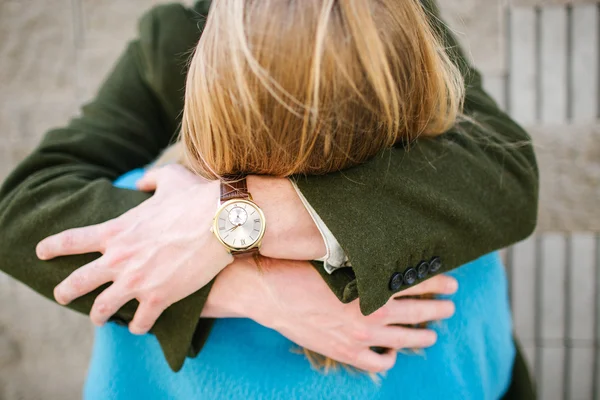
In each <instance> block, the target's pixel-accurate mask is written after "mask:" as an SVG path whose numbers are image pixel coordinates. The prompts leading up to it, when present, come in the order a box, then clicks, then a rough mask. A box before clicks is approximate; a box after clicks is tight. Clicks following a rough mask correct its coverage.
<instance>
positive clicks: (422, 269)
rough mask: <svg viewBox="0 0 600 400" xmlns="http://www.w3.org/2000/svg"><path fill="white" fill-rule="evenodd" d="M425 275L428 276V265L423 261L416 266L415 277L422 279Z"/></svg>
mask: <svg viewBox="0 0 600 400" xmlns="http://www.w3.org/2000/svg"><path fill="white" fill-rule="evenodd" d="M427 274H429V263H428V262H427V261H423V262H421V263H420V264H419V265H418V266H417V277H418V278H419V279H424V278H425V277H426V276H427Z"/></svg>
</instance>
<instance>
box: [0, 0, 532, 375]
mask: <svg viewBox="0 0 600 400" xmlns="http://www.w3.org/2000/svg"><path fill="white" fill-rule="evenodd" d="M208 5H209V2H207V1H200V2H198V3H197V4H196V6H195V7H194V8H193V9H188V8H184V7H183V6H181V5H176V4H171V5H164V6H159V7H156V8H154V9H152V10H151V11H149V12H148V13H146V14H145V15H144V16H143V17H142V19H141V21H140V23H139V37H138V38H137V39H135V40H133V41H131V42H130V43H129V44H128V46H127V48H126V50H125V52H124V53H123V54H122V56H121V57H120V59H119V61H118V62H117V64H116V65H115V66H114V69H113V71H112V72H111V73H110V75H109V76H108V78H107V79H106V81H105V82H104V83H103V85H102V86H101V88H100V90H99V92H98V94H97V96H96V98H95V99H94V100H93V101H92V102H91V103H89V104H87V105H85V106H84V107H83V112H82V115H81V116H80V117H77V118H75V119H73V120H72V121H71V122H70V123H69V124H68V125H67V126H65V127H63V128H59V129H54V130H52V131H50V132H48V133H47V134H46V135H45V137H44V138H43V140H42V142H41V143H40V145H39V146H38V147H37V149H35V151H34V152H33V153H32V154H31V155H30V156H29V157H27V159H25V160H24V161H23V162H22V163H21V164H20V165H19V166H18V167H17V168H16V169H15V170H14V171H13V172H12V174H10V176H9V177H8V178H7V179H6V181H5V182H4V185H3V186H2V189H1V190H0V232H2V239H1V241H0V255H1V257H0V269H1V270H2V271H4V272H6V273H8V274H9V275H11V276H13V277H14V278H16V279H18V280H19V281H21V282H23V283H25V284H27V285H29V286H30V287H31V288H33V289H34V290H35V291H37V292H39V293H41V294H42V295H44V296H46V297H48V298H49V299H52V298H53V296H52V293H53V288H54V286H55V285H56V284H58V283H59V282H61V281H62V280H63V279H64V278H66V277H67V276H68V275H69V274H70V273H71V272H72V271H74V270H75V269H77V268H78V267H80V266H82V265H84V264H86V263H88V262H90V261H91V260H93V259H95V258H96V257H97V256H98V254H88V255H82V256H70V257H63V258H59V259H56V260H52V261H40V260H38V259H37V257H36V255H35V246H36V244H37V243H38V241H39V240H41V239H43V238H45V237H47V236H48V235H51V234H54V233H57V232H60V231H62V230H65V229H68V228H73V227H81V226H86V225H91V224H97V223H100V222H103V221H106V220H109V219H112V218H115V217H117V216H119V215H121V214H123V213H124V212H126V211H127V210H129V209H131V208H133V207H135V206H137V205H138V204H140V203H141V202H143V201H144V200H146V199H148V198H149V196H150V195H149V194H146V193H142V192H136V191H130V190H123V189H117V188H115V187H113V186H112V184H111V182H112V181H113V180H114V179H115V178H117V177H118V176H119V175H121V174H123V173H125V172H127V171H129V170H132V169H134V168H138V167H141V166H144V165H146V164H148V163H150V162H151V161H153V160H154V159H155V158H156V157H157V156H158V154H159V153H160V152H161V150H163V149H164V148H165V147H166V146H167V145H168V144H169V142H170V141H172V140H173V138H174V136H175V135H176V134H177V132H178V126H179V123H180V117H181V111H182V108H183V93H184V92H183V89H184V82H185V73H186V70H185V65H186V58H187V55H188V54H189V50H190V49H192V48H193V47H194V46H195V44H196V43H197V41H198V38H199V36H200V34H201V30H202V27H203V21H204V19H203V18H202V17H201V15H206V14H207V12H208ZM427 7H429V10H430V11H431V12H432V13H434V14H436V13H437V10H436V8H435V5H434V4H428V5H427ZM432 23H433V24H434V25H435V27H436V29H438V30H439V32H440V34H441V35H442V36H443V37H444V38H445V40H446V41H447V43H446V45H447V47H448V48H449V49H451V50H449V51H450V52H451V55H452V57H453V59H454V60H456V62H457V63H458V64H459V66H460V67H461V69H462V71H463V73H464V75H465V78H466V83H467V96H466V103H465V112H466V113H467V114H468V115H470V116H471V117H473V118H474V119H475V120H476V121H477V122H478V123H479V124H481V125H485V126H486V127H487V129H482V128H481V127H478V126H477V124H465V126H464V127H463V129H462V131H458V130H453V131H450V132H448V133H446V134H444V135H442V136H441V137H439V138H435V139H422V140H420V141H419V142H418V143H417V144H415V145H413V146H411V148H410V150H406V149H404V148H401V147H397V148H392V149H389V150H386V151H383V152H382V153H381V154H380V155H378V156H376V157H375V158H374V159H372V160H371V161H369V162H367V163H365V164H363V165H361V166H358V167H354V168H351V169H349V170H346V171H344V172H343V173H333V174H329V175H326V176H308V177H298V178H297V183H298V185H299V187H300V189H301V191H302V192H303V194H304V196H305V197H306V198H307V199H308V201H309V202H310V204H311V205H312V206H313V207H314V208H315V210H316V211H317V213H318V214H319V215H320V216H321V218H322V219H323V220H324V221H325V223H326V224H327V226H328V227H329V228H330V229H331V231H332V232H333V234H334V235H335V237H336V238H337V240H338V241H339V243H340V244H341V246H342V248H343V249H344V250H345V251H346V253H347V255H348V256H349V258H350V261H351V263H352V266H353V267H352V269H346V268H345V269H341V270H338V271H336V272H334V273H333V274H332V275H328V274H327V273H325V272H324V271H323V268H322V267H321V266H320V265H317V269H318V270H319V271H320V272H321V273H322V275H323V278H324V279H325V280H326V281H327V283H328V284H329V286H330V287H331V289H332V290H333V291H334V292H335V294H336V295H337V296H338V297H339V298H340V300H342V301H344V302H349V301H352V300H354V299H356V298H357V297H359V298H360V306H361V310H362V311H363V313H364V314H369V313H372V312H373V311H375V310H377V309H378V308H379V307H381V306H382V305H383V304H384V303H385V302H386V301H387V300H388V299H389V298H390V296H391V295H392V294H393V293H394V292H395V291H397V290H398V289H397V288H396V289H392V288H394V287H395V286H394V285H390V280H391V278H392V277H393V276H394V273H396V272H400V273H403V272H404V271H405V270H406V269H407V268H409V267H414V266H415V265H417V264H418V263H419V262H420V261H422V260H430V259H432V257H439V259H440V260H441V268H440V269H439V271H437V273H443V272H446V271H448V270H451V269H453V268H456V267H458V266H460V265H462V264H464V263H466V262H468V261H471V260H473V259H475V258H477V257H479V256H481V255H483V254H486V253H489V252H491V251H493V250H497V249H500V248H502V247H505V246H507V245H510V244H512V243H515V242H517V241H519V240H521V239H524V238H525V237H527V236H528V235H530V234H531V232H532V231H533V229H534V227H535V224H536V215H537V197H538V171H537V166H536V161H535V156H534V153H533V149H532V145H531V143H530V138H529V136H528V135H527V134H526V133H525V132H524V131H523V130H522V129H521V128H520V127H519V126H518V125H517V124H516V123H514V122H513V121H512V120H511V119H510V118H509V117H508V116H507V115H506V114H504V113H503V112H502V111H501V110H500V109H499V108H498V106H497V105H496V103H495V102H494V101H493V100H492V99H491V98H490V97H489V95H488V94H486V93H485V92H484V90H483V89H482V85H481V76H480V74H479V73H478V72H477V71H475V70H474V69H473V68H472V67H471V66H470V65H469V63H468V62H467V61H466V60H465V58H464V56H463V54H462V53H461V50H460V48H459V47H458V45H457V43H456V42H455V40H454V38H453V37H452V36H451V35H450V34H449V32H448V30H447V29H446V28H445V27H444V26H443V25H442V24H441V23H440V22H439V21H438V20H437V19H435V18H433V19H432ZM340 204H343V205H344V207H340ZM387 210H390V211H392V212H393V214H394V215H393V218H390V211H387ZM349 215H350V217H348V216H349ZM356 221H360V225H359V227H357V225H356ZM417 283H418V281H417ZM105 287H106V286H105ZM105 287H103V288H105ZM406 287H407V286H403V287H402V289H405V288H406ZM103 288H101V289H103ZM101 289H99V290H96V291H94V292H93V293H91V294H89V295H87V296H84V297H83V298H80V299H78V300H76V301H74V302H73V303H71V304H70V305H69V307H70V308H72V309H74V310H77V311H80V312H82V313H88V312H89V311H90V309H91V306H92V304H93V301H94V298H95V297H96V296H97V295H98V294H99V293H100V292H101ZM209 291H210V285H208V286H206V287H204V288H202V289H201V290H199V291H198V292H196V293H195V294H193V295H192V296H190V297H188V298H186V299H184V300H182V301H180V302H178V303H176V304H174V305H172V306H171V307H170V308H168V309H167V310H166V311H165V312H164V313H163V315H162V316H161V317H160V318H159V320H158V321H157V323H156V325H155V326H154V328H153V329H152V333H153V334H154V335H156V336H157V338H158V340H159V342H160V344H161V346H162V348H163V350H164V353H165V356H166V358H167V360H168V362H169V364H170V365H171V367H172V368H173V369H175V370H178V369H179V368H181V366H182V364H183V362H184V360H185V357H186V356H187V355H195V354H197V353H198V351H199V350H200V348H201V347H202V344H203V343H204V340H205V339H206V337H207V335H208V333H209V331H210V326H211V321H210V320H207V319H199V315H200V313H201V310H202V307H203V305H204V302H205V300H206V298H207V295H208V293H209ZM136 306H137V303H136V302H135V301H132V302H130V303H128V304H127V305H126V306H124V307H123V308H122V309H121V310H119V312H118V313H117V314H116V316H115V317H114V318H113V320H116V321H121V322H124V323H126V322H128V321H130V320H131V319H132V317H133V315H134V312H135V309H136Z"/></svg>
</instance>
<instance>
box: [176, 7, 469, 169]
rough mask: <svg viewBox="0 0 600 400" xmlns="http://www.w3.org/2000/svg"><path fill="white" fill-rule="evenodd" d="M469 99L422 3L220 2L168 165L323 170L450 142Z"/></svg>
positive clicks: (192, 72) (193, 69)
mask: <svg viewBox="0 0 600 400" xmlns="http://www.w3.org/2000/svg"><path fill="white" fill-rule="evenodd" d="M463 96H464V82H463V79H462V76H461V74H460V72H459V71H458V69H457V67H456V66H455V65H454V64H453V63H452V62H451V61H450V59H449V58H448V56H447V53H446V51H445V49H444V47H443V45H442V43H441V41H440V40H439V38H437V37H436V35H435V34H434V31H433V29H432V27H431V26H430V24H429V19H428V16H427V15H426V13H425V10H424V9H423V6H422V5H421V4H420V2H419V1H418V0H352V1H350V0H245V1H243V0H217V1H213V3H212V5H211V9H210V12H209V15H208V19H207V22H206V26H205V28H204V31H203V34H202V36H201V39H200V41H199V43H198V46H197V48H196V49H195V52H194V55H193V58H192V60H191V63H190V66H189V72H188V76H187V83H186V91H185V106H184V111H183V121H182V129H181V143H182V144H181V145H180V148H179V149H177V150H176V151H175V152H173V151H172V152H171V157H175V158H178V159H179V160H180V161H181V162H183V163H184V164H186V166H188V167H189V168H190V169H191V170H193V171H194V172H196V173H198V174H200V175H202V176H204V177H206V178H209V179H217V178H219V177H222V176H224V175H230V174H235V175H243V174H267V175H274V176H289V175H293V174H323V173H328V172H332V171H337V170H341V169H343V168H346V167H349V166H352V165H355V164H359V163H362V162H364V161H366V160H367V159H369V158H370V157H372V156H374V155H375V154H377V153H378V152H379V151H381V150H382V149H385V148H388V147H390V146H393V145H394V144H396V143H398V142H399V141H403V142H410V141H411V140H413V139H415V138H417V137H419V136H435V135H439V134H441V133H443V132H444V131H446V130H447V129H449V128H450V127H451V126H453V125H454V124H455V122H456V120H457V117H458V116H459V115H460V113H461V108H462V102H463ZM173 153H174V154H175V155H173Z"/></svg>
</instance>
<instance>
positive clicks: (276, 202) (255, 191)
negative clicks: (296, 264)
mask: <svg viewBox="0 0 600 400" xmlns="http://www.w3.org/2000/svg"><path fill="white" fill-rule="evenodd" d="M247 183H248V190H249V192H250V193H252V197H253V200H254V201H255V202H256V204H258V206H259V207H260V208H261V209H262V211H263V213H264V214H265V220H266V223H267V228H266V231H265V235H264V237H263V240H262V245H261V248H260V253H261V255H264V256H266V257H271V258H280V259H290V260H313V259H318V258H320V257H322V256H323V255H324V254H325V253H326V248H325V242H324V240H323V237H322V235H321V233H320V232H319V229H318V228H317V226H316V225H315V223H314V221H313V219H312V217H311V216H310V214H309V213H308V211H307V210H306V207H305V206H304V204H303V203H302V200H300V198H299V197H298V193H296V190H295V189H294V187H293V185H292V183H291V182H290V180H289V179H287V178H273V177H267V176H258V175H250V176H248V177H247Z"/></svg>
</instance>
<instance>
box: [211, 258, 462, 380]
mask: <svg viewBox="0 0 600 400" xmlns="http://www.w3.org/2000/svg"><path fill="white" fill-rule="evenodd" d="M457 287H458V283H457V282H456V280H455V279H454V278H451V277H448V276H444V275H439V276H436V277H433V278H431V279H428V280H426V281H424V282H423V283H421V284H419V285H417V286H414V287H412V288H410V289H408V290H406V291H404V292H402V293H400V294H396V299H390V301H389V302H388V303H387V304H386V305H385V306H383V307H382V308H381V309H379V310H378V311H376V312H375V313H373V314H371V315H369V316H363V315H362V314H361V312H360V309H359V305H358V301H354V302H352V303H349V304H343V303H341V302H340V301H339V299H337V297H335V295H334V294H333V293H332V292H331V290H330V289H329V288H328V287H327V285H326V284H325V282H324V281H323V279H322V278H321V277H320V275H319V273H318V272H317V271H316V270H315V269H314V267H313V266H312V265H310V263H308V262H304V261H284V260H275V259H263V262H262V265H261V268H260V271H259V269H258V268H257V267H256V265H255V263H254V262H253V261H252V260H236V261H235V262H234V263H233V264H232V265H230V266H229V267H227V268H226V269H225V270H224V271H223V272H221V273H220V274H219V276H218V277H217V279H216V281H215V283H214V285H213V287H212V291H211V293H210V295H209V297H208V301H207V303H206V305H205V308H204V311H203V312H202V316H203V317H212V318H224V317H248V318H252V319H253V320H255V321H256V322H258V323H260V324H261V325H264V326H266V327H269V328H272V329H275V330H276V331H278V332H279V333H281V334H282V335H284V336H285V337H287V338H288V339H290V340H291V341H293V342H294V343H296V344H298V345H299V346H302V347H304V348H307V349H309V350H312V351H314V352H317V353H319V354H322V355H324V356H327V357H329V358H332V359H334V360H336V361H339V362H343V363H346V364H349V365H352V366H354V367H356V368H359V369H362V370H365V371H370V372H382V371H386V370H388V369H390V368H392V367H393V366H394V364H395V362H396V352H395V351H389V352H387V353H384V354H378V353H375V352H374V351H372V350H371V349H370V348H371V347H384V348H389V349H403V348H425V347H429V346H432V345H433V344H434V343H435V342H436V340H437V335H436V333H435V332H434V331H432V330H429V329H415V328H408V327H400V326H394V325H400V324H402V325H414V324H419V323H422V322H428V321H435V320H441V319H445V318H449V317H450V316H452V315H453V314H454V303H453V302H452V301H450V300H419V299H412V298H407V297H409V296H416V295H421V294H452V293H454V292H456V290H457Z"/></svg>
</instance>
